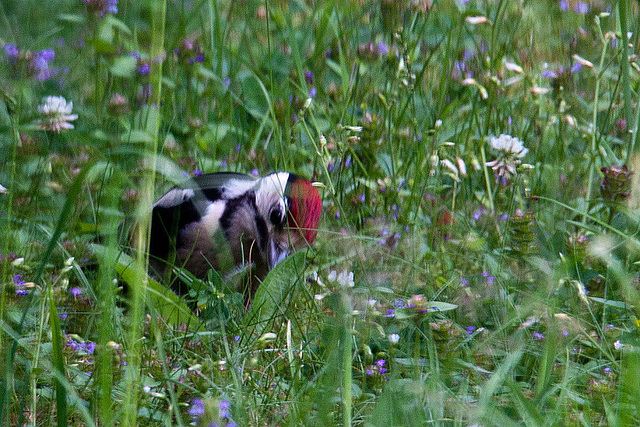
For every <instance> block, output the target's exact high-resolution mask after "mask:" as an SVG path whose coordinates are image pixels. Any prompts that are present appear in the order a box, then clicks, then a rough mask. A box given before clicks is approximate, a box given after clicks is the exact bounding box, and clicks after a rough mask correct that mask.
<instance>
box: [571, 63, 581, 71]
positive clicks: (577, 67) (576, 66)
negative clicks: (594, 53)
mask: <svg viewBox="0 0 640 427" xmlns="http://www.w3.org/2000/svg"><path fill="white" fill-rule="evenodd" d="M580 70H582V64H581V63H579V62H576V63H575V64H573V65H572V66H571V69H570V70H569V71H571V72H572V73H577V72H578V71H580Z"/></svg>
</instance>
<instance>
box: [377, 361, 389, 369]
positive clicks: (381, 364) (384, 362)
mask: <svg viewBox="0 0 640 427" xmlns="http://www.w3.org/2000/svg"><path fill="white" fill-rule="evenodd" d="M386 363H387V361H386V360H384V359H378V360H376V365H377V366H378V367H379V368H382V367H384V365H386Z"/></svg>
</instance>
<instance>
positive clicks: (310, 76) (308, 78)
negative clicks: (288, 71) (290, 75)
mask: <svg viewBox="0 0 640 427" xmlns="http://www.w3.org/2000/svg"><path fill="white" fill-rule="evenodd" d="M304 79H305V81H306V82H307V84H309V85H312V84H313V72H311V71H305V72H304Z"/></svg>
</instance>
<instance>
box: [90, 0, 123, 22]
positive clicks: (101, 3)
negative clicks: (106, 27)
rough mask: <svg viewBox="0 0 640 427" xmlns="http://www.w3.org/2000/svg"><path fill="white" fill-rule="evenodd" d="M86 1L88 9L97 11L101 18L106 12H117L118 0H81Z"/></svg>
mask: <svg viewBox="0 0 640 427" xmlns="http://www.w3.org/2000/svg"><path fill="white" fill-rule="evenodd" d="M81 1H82V3H86V4H87V7H88V8H89V10H90V11H92V12H94V13H97V14H99V15H100V17H101V18H104V16H105V15H106V14H107V13H111V14H116V13H118V0H81Z"/></svg>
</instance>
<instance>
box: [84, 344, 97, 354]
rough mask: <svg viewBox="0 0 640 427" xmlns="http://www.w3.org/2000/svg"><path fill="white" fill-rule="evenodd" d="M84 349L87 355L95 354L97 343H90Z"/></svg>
mask: <svg viewBox="0 0 640 427" xmlns="http://www.w3.org/2000/svg"><path fill="white" fill-rule="evenodd" d="M84 349H85V351H86V352H87V354H93V353H94V352H95V351H96V343H94V342H90V343H88V344H86V345H85V346H84Z"/></svg>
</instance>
